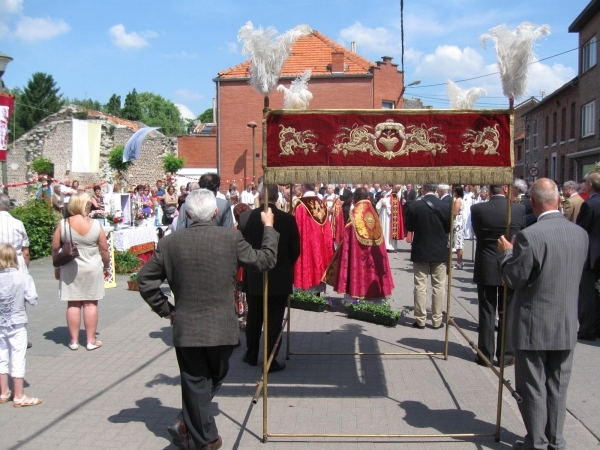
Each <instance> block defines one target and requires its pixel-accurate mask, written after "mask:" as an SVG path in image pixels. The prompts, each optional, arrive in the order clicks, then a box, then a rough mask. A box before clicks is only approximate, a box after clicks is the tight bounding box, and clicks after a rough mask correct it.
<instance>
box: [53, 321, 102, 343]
mask: <svg viewBox="0 0 600 450" xmlns="http://www.w3.org/2000/svg"><path fill="white" fill-rule="evenodd" d="M98 334H99V333H96V335H98ZM43 336H44V338H45V339H46V340H48V341H52V342H54V343H55V344H61V345H64V346H65V347H68V345H69V342H70V341H71V334H70V333H69V328H68V327H67V326H63V327H54V328H53V329H52V330H50V331H46V332H45V333H44V334H43ZM86 342H87V337H86V335H85V330H83V329H81V330H79V343H80V344H83V345H85V343H86Z"/></svg>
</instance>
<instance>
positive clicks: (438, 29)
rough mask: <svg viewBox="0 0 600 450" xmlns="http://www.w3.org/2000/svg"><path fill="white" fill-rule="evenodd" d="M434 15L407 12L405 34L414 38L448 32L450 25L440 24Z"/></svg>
mask: <svg viewBox="0 0 600 450" xmlns="http://www.w3.org/2000/svg"><path fill="white" fill-rule="evenodd" d="M432 17H433V15H429V14H422V15H418V16H417V15H414V14H407V16H406V17H405V19H404V36H405V37H407V36H410V37H411V38H412V39H413V40H414V39H415V38H418V37H420V36H423V35H425V36H427V38H430V37H432V36H441V35H443V34H444V33H447V32H448V26H446V25H442V24H440V22H438V21H437V20H435V19H433V18H432Z"/></svg>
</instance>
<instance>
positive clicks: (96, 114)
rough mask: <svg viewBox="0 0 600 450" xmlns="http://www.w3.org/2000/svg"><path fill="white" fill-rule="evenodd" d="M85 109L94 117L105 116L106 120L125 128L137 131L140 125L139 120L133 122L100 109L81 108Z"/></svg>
mask: <svg viewBox="0 0 600 450" xmlns="http://www.w3.org/2000/svg"><path fill="white" fill-rule="evenodd" d="M83 109H85V110H86V111H87V113H88V114H89V115H91V116H94V117H105V118H106V120H108V121H109V122H111V123H114V124H116V125H123V126H126V127H127V128H131V129H132V130H133V131H137V130H139V129H140V128H142V127H141V125H140V124H141V122H134V121H132V120H125V119H121V118H120V117H117V116H113V115H112V114H107V113H105V112H101V111H96V110H94V109H88V108H83Z"/></svg>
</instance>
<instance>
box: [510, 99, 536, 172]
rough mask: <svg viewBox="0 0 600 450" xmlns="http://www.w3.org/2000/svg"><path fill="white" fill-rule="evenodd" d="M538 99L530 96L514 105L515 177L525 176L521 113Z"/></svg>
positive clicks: (523, 124) (523, 133)
mask: <svg viewBox="0 0 600 450" xmlns="http://www.w3.org/2000/svg"><path fill="white" fill-rule="evenodd" d="M538 102H539V100H537V99H536V98H535V97H530V98H528V99H527V100H525V101H523V102H521V103H519V104H518V105H517V106H515V114H514V121H515V122H514V150H515V168H514V169H513V174H514V176H515V178H525V176H526V174H527V168H528V167H527V164H526V161H525V127H526V123H525V119H524V118H523V113H524V112H525V111H527V110H528V109H529V108H532V107H533V106H535V105H537V103H538Z"/></svg>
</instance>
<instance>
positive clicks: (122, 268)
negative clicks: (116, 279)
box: [115, 250, 141, 275]
mask: <svg viewBox="0 0 600 450" xmlns="http://www.w3.org/2000/svg"><path fill="white" fill-rule="evenodd" d="M140 265H141V261H140V259H139V258H138V257H137V256H135V255H134V254H133V253H131V252H130V251H129V250H125V251H124V252H115V266H116V272H117V273H118V274H119V275H125V274H127V273H131V272H135V271H136V270H137V269H138V268H139V267H140Z"/></svg>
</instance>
